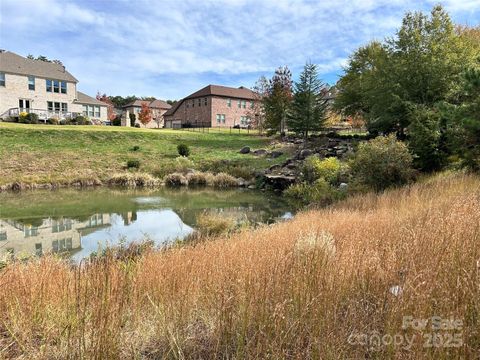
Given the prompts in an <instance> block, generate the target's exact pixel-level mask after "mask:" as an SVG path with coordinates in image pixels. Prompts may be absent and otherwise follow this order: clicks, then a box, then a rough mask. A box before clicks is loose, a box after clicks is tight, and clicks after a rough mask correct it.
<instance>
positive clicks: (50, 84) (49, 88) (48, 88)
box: [47, 79, 52, 92]
mask: <svg viewBox="0 0 480 360" xmlns="http://www.w3.org/2000/svg"><path fill="white" fill-rule="evenodd" d="M47 92H52V80H48V79H47Z"/></svg>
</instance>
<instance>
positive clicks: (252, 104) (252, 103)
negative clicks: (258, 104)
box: [250, 101, 255, 109]
mask: <svg viewBox="0 0 480 360" xmlns="http://www.w3.org/2000/svg"><path fill="white" fill-rule="evenodd" d="M254 107H255V103H254V102H253V101H250V109H253V108H254Z"/></svg>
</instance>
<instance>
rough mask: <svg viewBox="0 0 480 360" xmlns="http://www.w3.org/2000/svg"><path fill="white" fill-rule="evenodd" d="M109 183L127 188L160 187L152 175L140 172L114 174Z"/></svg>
mask: <svg viewBox="0 0 480 360" xmlns="http://www.w3.org/2000/svg"><path fill="white" fill-rule="evenodd" d="M107 183H108V184H109V185H112V186H125V187H153V186H158V185H159V181H158V179H156V178H154V177H153V176H152V175H150V174H145V173H138V172H137V173H129V172H125V173H121V174H114V175H113V176H112V177H111V178H110V179H109V180H108V181H107Z"/></svg>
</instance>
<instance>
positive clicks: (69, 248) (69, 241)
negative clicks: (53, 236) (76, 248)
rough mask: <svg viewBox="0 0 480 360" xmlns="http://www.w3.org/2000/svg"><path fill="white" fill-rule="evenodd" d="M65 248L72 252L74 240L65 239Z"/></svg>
mask: <svg viewBox="0 0 480 360" xmlns="http://www.w3.org/2000/svg"><path fill="white" fill-rule="evenodd" d="M65 246H66V248H67V250H72V238H67V239H65Z"/></svg>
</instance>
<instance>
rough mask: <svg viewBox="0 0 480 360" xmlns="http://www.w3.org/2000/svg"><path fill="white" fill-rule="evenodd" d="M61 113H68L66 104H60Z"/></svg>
mask: <svg viewBox="0 0 480 360" xmlns="http://www.w3.org/2000/svg"><path fill="white" fill-rule="evenodd" d="M62 111H63V112H67V111H68V106H67V103H62Z"/></svg>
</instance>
